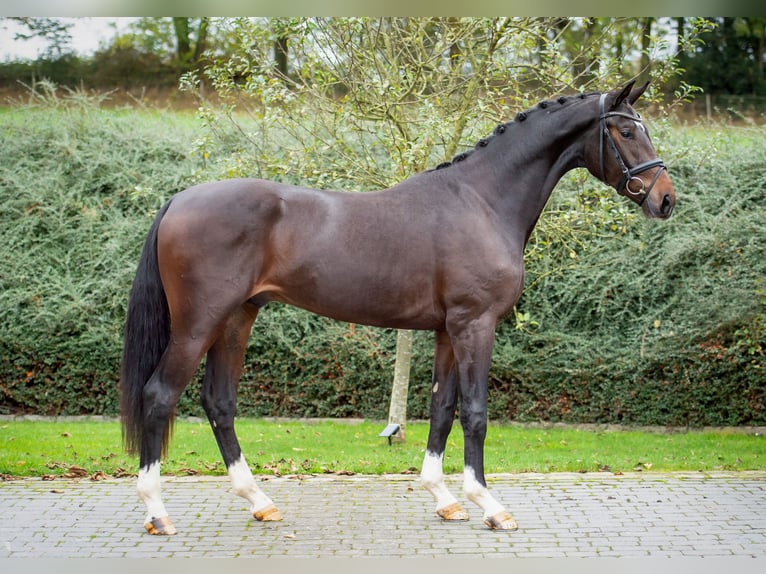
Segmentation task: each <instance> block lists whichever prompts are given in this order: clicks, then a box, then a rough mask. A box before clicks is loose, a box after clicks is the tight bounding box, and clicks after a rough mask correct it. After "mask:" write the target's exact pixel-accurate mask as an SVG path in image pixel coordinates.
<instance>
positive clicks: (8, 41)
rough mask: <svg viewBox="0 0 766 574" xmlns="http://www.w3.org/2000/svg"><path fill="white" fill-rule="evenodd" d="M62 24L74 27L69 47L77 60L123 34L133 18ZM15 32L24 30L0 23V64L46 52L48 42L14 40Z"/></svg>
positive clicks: (12, 23)
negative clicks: (77, 57)
mask: <svg viewBox="0 0 766 574" xmlns="http://www.w3.org/2000/svg"><path fill="white" fill-rule="evenodd" d="M59 19H60V20H61V21H62V22H71V23H73V24H74V26H73V27H72V28H70V30H69V33H70V34H71V35H72V42H71V44H70V46H71V47H72V48H73V49H74V52H75V53H76V54H78V55H80V56H86V55H90V54H93V52H95V51H96V50H97V49H98V48H99V46H100V44H101V43H106V42H107V41H108V40H110V39H111V38H113V37H114V36H115V35H116V34H117V33H118V31H124V30H125V28H126V27H127V25H128V23H129V22H131V21H133V20H135V18H116V17H82V18H59ZM17 32H26V28H25V27H23V26H19V25H18V24H16V23H15V22H13V21H9V20H5V19H2V20H0V61H3V62H7V61H9V60H23V59H28V60H34V59H36V58H37V57H38V56H39V55H40V54H42V53H43V52H44V51H45V48H46V47H47V45H48V44H47V42H45V41H44V40H40V39H38V38H34V39H31V40H14V36H15V35H16V33H17Z"/></svg>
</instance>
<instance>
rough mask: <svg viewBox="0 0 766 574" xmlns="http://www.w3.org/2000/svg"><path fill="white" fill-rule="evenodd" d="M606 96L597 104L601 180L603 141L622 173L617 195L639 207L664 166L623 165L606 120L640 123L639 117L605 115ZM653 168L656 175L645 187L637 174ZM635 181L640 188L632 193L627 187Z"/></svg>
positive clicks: (655, 162) (656, 163)
mask: <svg viewBox="0 0 766 574" xmlns="http://www.w3.org/2000/svg"><path fill="white" fill-rule="evenodd" d="M606 96H607V94H605V93H604V94H601V99H600V100H599V102H598V108H599V109H598V113H599V122H600V129H601V133H602V135H601V139H600V140H599V157H600V158H601V179H602V180H603V181H605V182H606V171H605V170H604V139H606V141H608V142H609V145H610V147H611V148H612V152H614V157H615V159H617V164H618V165H619V166H620V171H621V172H622V178H620V182H619V183H618V184H617V186H616V189H617V193H619V194H620V195H625V196H627V197H632V198H634V199H638V204H639V205H641V204H643V203H644V200H645V199H646V197H647V196H648V195H649V192H650V191H652V188H653V187H654V184H655V183H656V182H657V178H659V177H660V174H661V173H662V172H663V170H665V169H666V168H665V164H664V163H663V161H662V160H661V159H659V158H658V159H650V160H649V161H645V162H643V163H640V164H638V165H637V166H635V167H628V166H627V165H625V162H624V161H623V159H622V155H620V150H619V149H617V144H616V143H614V138H612V134H611V133H610V132H609V128H608V127H607V125H606V119H607V118H610V117H612V116H620V117H623V118H628V119H629V120H633V121H634V122H639V123H640V122H641V116H636V117H634V116H631V115H628V114H625V113H622V112H609V113H606V112H605V111H604V102H605V101H606ZM653 167H658V168H659V169H658V170H657V173H655V174H654V178H653V179H652V182H651V183H650V184H649V187H646V186H645V184H644V180H642V179H641V178H639V177H636V176H637V175H638V174H639V173H643V172H645V171H647V170H650V169H652V168H653ZM633 180H636V181H638V182H639V183H640V184H641V188H640V189H639V190H638V191H632V190H631V189H630V187H629V185H630V182H631V181H633Z"/></svg>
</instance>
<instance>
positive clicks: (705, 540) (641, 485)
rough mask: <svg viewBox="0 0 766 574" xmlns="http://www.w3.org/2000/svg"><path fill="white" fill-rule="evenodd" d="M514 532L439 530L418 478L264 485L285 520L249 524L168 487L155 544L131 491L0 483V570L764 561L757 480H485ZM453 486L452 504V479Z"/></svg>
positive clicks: (213, 498) (477, 522)
mask: <svg viewBox="0 0 766 574" xmlns="http://www.w3.org/2000/svg"><path fill="white" fill-rule="evenodd" d="M488 480H489V483H490V488H491V489H492V491H493V492H494V493H495V495H496V496H497V498H499V499H500V500H501V501H503V502H504V503H505V505H506V506H507V507H508V509H509V510H511V512H512V513H513V515H514V517H515V518H516V520H517V521H518V522H519V525H520V528H519V530H518V531H517V532H513V533H507V532H493V531H490V530H488V529H487V528H485V527H484V525H483V524H482V521H481V515H480V512H479V510H478V508H476V507H474V506H473V505H470V503H468V504H466V507H467V508H468V510H469V512H470V513H471V520H470V521H468V522H463V523H445V522H442V521H440V520H439V519H438V518H436V517H435V515H434V514H433V501H432V499H431V496H430V494H428V493H427V492H426V491H424V490H422V489H421V488H420V487H419V486H418V484H417V477H415V476H385V477H312V478H306V479H302V480H299V479H296V478H271V479H269V480H265V481H264V482H263V483H262V487H263V488H264V489H265V491H266V492H267V494H268V495H269V496H271V498H273V499H274V501H275V502H276V503H277V505H278V506H279V508H280V509H281V511H282V512H283V514H284V515H285V520H284V521H283V522H280V523H268V524H262V523H258V522H256V521H254V520H251V519H250V518H249V515H248V513H247V511H246V506H245V502H244V501H243V500H242V499H239V498H238V497H235V496H234V495H232V494H231V493H230V489H229V483H228V480H227V479H224V478H198V477H191V478H168V479H166V480H165V482H164V483H163V495H164V499H165V503H166V505H167V507H168V511H169V512H170V515H171V517H172V519H173V521H174V522H175V524H176V526H177V527H178V530H179V534H178V535H177V536H174V537H153V536H149V535H147V534H145V533H144V530H143V527H142V524H141V523H142V521H143V516H144V515H143V512H144V511H143V506H142V504H141V503H140V502H139V500H138V498H137V496H136V494H135V481H134V480H132V479H119V480H106V481H100V482H91V481H89V480H87V479H85V480H82V481H79V482H74V481H63V480H57V481H53V482H44V481H41V480H19V481H8V482H4V483H0V509H2V512H0V558H8V557H10V558H22V557H35V558H41V557H42V558H61V557H155V556H156V557H183V556H190V557H238V556H250V557H252V556H264V557H278V556H287V557H334V556H378V557H417V556H424V557H440V556H447V555H460V556H471V557H516V556H518V557H573V556H585V557H596V556H612V557H635V556H651V557H682V556H684V557H685V556H690V557H730V556H739V557H756V558H764V557H766V473H731V474H728V473H721V474H712V475H708V474H702V473H699V474H655V473H646V474H641V473H635V474H626V475H622V476H615V475H613V474H609V473H598V474H546V475H539V474H521V475H495V476H491V477H489V479H488ZM449 483H450V487H451V488H452V490H453V492H454V493H455V494H457V495H458V498H459V499H460V498H461V496H460V494H459V493H460V492H461V477H460V476H457V475H456V476H451V477H450V478H449Z"/></svg>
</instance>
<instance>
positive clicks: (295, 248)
mask: <svg viewBox="0 0 766 574" xmlns="http://www.w3.org/2000/svg"><path fill="white" fill-rule="evenodd" d="M284 223H285V222H281V223H280V225H283V224H284ZM298 229H299V227H296V226H291V230H292V232H291V233H280V232H279V231H277V232H276V233H275V234H274V237H275V243H274V244H273V245H272V247H271V249H272V251H273V252H275V253H277V254H278V258H279V261H278V262H277V263H276V264H274V265H273V266H272V267H271V269H269V270H268V271H267V272H266V273H265V274H264V276H263V277H262V278H261V284H262V287H261V288H262V289H264V290H269V291H271V298H272V299H274V300H278V301H282V302H284V303H288V304H291V305H295V306H297V307H301V308H303V309H306V310H308V311H312V312H314V313H318V314H320V315H323V316H326V317H330V318H333V319H338V320H341V321H347V322H354V323H360V324H365V325H373V326H379V327H396V328H410V329H435V328H437V327H438V326H439V325H441V324H443V322H444V312H443V309H441V306H440V304H439V296H438V294H437V293H436V283H437V281H436V270H435V261H434V257H433V254H431V253H430V252H429V251H428V250H427V249H423V248H422V245H421V247H420V248H418V245H419V244H420V243H419V242H415V241H411V240H409V239H408V238H407V237H402V234H399V237H395V236H394V235H393V234H392V233H387V232H386V231H385V230H384V229H381V228H378V229H373V230H371V229H368V230H367V232H366V233H365V232H357V233H353V232H352V233H349V231H348V229H344V227H343V225H329V224H327V225H325V226H321V230H319V228H318V227H314V226H307V227H306V229H305V230H303V231H304V232H299V231H298ZM312 231H313V232H312Z"/></svg>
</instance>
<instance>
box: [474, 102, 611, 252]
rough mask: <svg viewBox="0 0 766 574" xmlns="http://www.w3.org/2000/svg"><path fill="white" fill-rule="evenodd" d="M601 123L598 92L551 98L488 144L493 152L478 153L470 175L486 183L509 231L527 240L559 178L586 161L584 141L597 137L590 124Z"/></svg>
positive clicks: (484, 187)
mask: <svg viewBox="0 0 766 574" xmlns="http://www.w3.org/2000/svg"><path fill="white" fill-rule="evenodd" d="M597 124H598V115H597V108H596V102H595V101H594V98H593V97H589V98H585V99H582V100H580V99H578V100H576V101H568V102H567V104H565V105H562V104H559V103H558V102H550V103H549V105H548V107H547V108H545V109H535V110H533V111H531V112H528V113H527V114H526V119H525V120H524V121H518V119H517V120H516V121H514V122H512V123H511V124H508V126H507V129H506V131H505V133H503V134H502V135H499V136H496V137H495V138H494V140H493V141H492V142H491V143H492V144H496V145H492V146H491V147H490V146H487V148H486V151H487V152H488V153H478V152H477V153H476V154H474V156H475V160H476V161H474V162H471V169H470V170H466V172H473V173H472V174H471V173H468V177H470V178H471V180H472V181H474V182H475V181H484V182H485V183H484V185H482V186H480V193H481V194H482V195H483V196H484V198H485V200H486V201H487V203H489V204H490V205H492V206H493V207H494V209H495V210H496V212H498V214H499V216H500V219H501V220H502V221H504V222H505V224H506V225H507V227H508V230H509V231H510V232H513V233H521V232H523V234H524V237H523V240H524V243H526V241H527V239H529V235H530V233H531V232H532V229H533V228H534V226H535V224H536V223H537V220H538V218H539V217H540V214H541V213H542V211H543V208H544V207H545V204H546V203H547V202H548V199H549V197H550V195H551V193H552V191H553V189H554V188H555V186H556V184H557V183H558V182H559V180H560V179H561V178H562V177H563V176H564V174H565V173H567V172H568V171H570V170H572V169H574V168H576V167H583V166H584V158H585V151H584V148H585V141H586V140H587V138H588V137H598V136H597V134H596V130H592V129H590V128H593V127H594V126H597ZM495 140H496V141H495ZM471 159H474V157H472V158H471ZM466 164H468V162H466ZM465 167H469V166H468V165H466V166H465ZM480 178H481V179H480Z"/></svg>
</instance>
